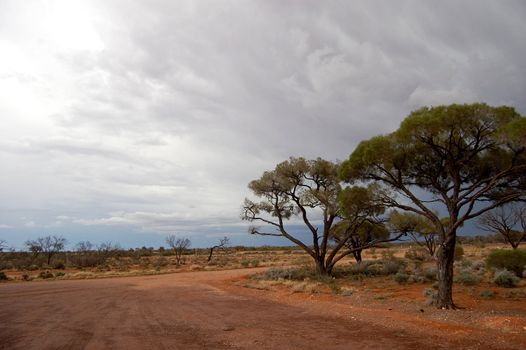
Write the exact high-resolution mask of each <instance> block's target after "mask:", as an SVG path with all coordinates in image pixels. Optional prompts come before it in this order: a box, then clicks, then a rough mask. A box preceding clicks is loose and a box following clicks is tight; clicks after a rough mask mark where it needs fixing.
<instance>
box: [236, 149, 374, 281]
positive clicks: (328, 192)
mask: <svg viewBox="0 0 526 350" xmlns="http://www.w3.org/2000/svg"><path fill="white" fill-rule="evenodd" d="M338 169H339V164H335V163H332V162H330V161H327V160H324V159H321V158H318V159H315V160H305V159H304V158H290V159H289V160H288V161H285V162H282V163H280V164H278V165H277V166H276V168H275V169H274V170H272V171H266V172H264V173H263V175H262V176H261V178H259V179H257V180H254V181H252V182H250V184H249V185H248V187H249V188H250V189H251V190H252V192H253V193H254V194H255V195H256V196H257V197H260V198H262V200H261V201H260V202H253V201H251V200H249V199H245V203H244V205H243V211H242V214H241V217H242V219H243V220H247V221H250V222H255V221H257V222H261V223H263V224H265V225H266V226H267V229H268V228H269V227H271V228H274V230H275V231H273V232H269V231H268V230H267V229H261V228H259V227H255V226H253V227H250V229H249V232H250V233H251V234H257V235H263V236H275V237H284V238H286V239H288V240H289V241H291V242H293V243H294V244H296V245H298V246H299V247H300V248H302V249H303V250H304V251H305V252H306V253H307V254H309V255H310V256H311V257H312V259H313V260H314V262H315V264H316V269H317V272H318V273H319V274H321V275H331V274H332V270H333V268H334V266H335V264H336V263H337V262H338V261H340V260H341V259H342V258H344V257H345V256H347V255H349V254H352V253H353V251H358V250H360V249H364V248H366V247H370V246H372V245H374V244H376V243H378V242H374V241H371V242H369V243H367V242H365V243H364V244H363V245H362V246H359V247H354V248H353V247H352V244H349V242H350V240H351V238H352V237H355V235H356V232H355V229H357V228H358V227H359V225H357V222H359V221H360V222H363V220H364V219H365V218H366V217H367V215H368V214H367V213H368V210H369V209H368V208H363V209H359V210H358V209H357V207H358V206H359V205H360V204H358V203H355V204H353V205H356V206H357V207H356V208H354V209H353V208H351V207H352V206H351V204H350V202H351V201H352V200H350V198H354V197H356V198H360V196H361V197H363V198H362V200H363V203H367V202H368V200H367V199H366V198H365V197H367V196H365V195H364V192H366V193H367V192H368V191H370V189H365V190H363V191H362V190H358V189H348V190H347V191H348V192H347V193H348V194H349V196H348V198H349V201H347V202H346V198H345V196H346V195H345V194H344V195H343V199H342V198H340V192H341V191H342V188H341V186H340V181H339V180H338ZM351 194H352V195H351ZM369 194H370V193H369ZM369 199H370V198H369ZM342 203H343V205H344V206H346V205H349V208H348V210H346V209H343V208H342ZM346 211H348V213H347V214H350V213H351V212H353V213H354V212H355V211H356V213H355V214H356V215H355V214H353V215H355V216H356V217H354V216H353V217H352V218H351V216H352V215H349V216H346ZM296 217H299V219H300V221H299V222H301V223H303V224H304V225H305V226H306V228H307V230H308V233H309V234H310V237H311V238H310V239H309V241H310V242H308V241H304V240H301V239H299V238H297V237H296V236H295V235H293V234H292V233H291V231H290V229H289V227H288V226H287V225H286V221H288V220H291V219H293V218H296ZM355 219H356V222H354V221H353V220H355ZM340 220H348V222H347V223H348V225H347V228H349V229H347V228H345V227H344V226H345V225H344V224H341V230H336V231H338V232H340V233H341V235H340V236H339V237H338V238H337V237H336V236H335V234H334V233H335V230H334V229H333V226H334V225H335V224H336V223H338V222H339V221H340ZM333 241H336V245H334V246H331V245H330V243H331V242H333Z"/></svg>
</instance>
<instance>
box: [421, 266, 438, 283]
mask: <svg viewBox="0 0 526 350" xmlns="http://www.w3.org/2000/svg"><path fill="white" fill-rule="evenodd" d="M423 275H424V277H425V279H426V280H428V281H436V280H437V269H436V268H435V267H430V268H427V269H425V270H424V272H423Z"/></svg>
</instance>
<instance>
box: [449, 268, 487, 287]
mask: <svg viewBox="0 0 526 350" xmlns="http://www.w3.org/2000/svg"><path fill="white" fill-rule="evenodd" d="M455 280H456V282H458V283H460V284H462V285H465V286H474V285H476V284H478V283H479V282H480V280H481V278H480V276H477V275H476V274H474V273H473V271H472V270H471V269H464V270H460V272H459V274H458V275H457V276H456V278H455Z"/></svg>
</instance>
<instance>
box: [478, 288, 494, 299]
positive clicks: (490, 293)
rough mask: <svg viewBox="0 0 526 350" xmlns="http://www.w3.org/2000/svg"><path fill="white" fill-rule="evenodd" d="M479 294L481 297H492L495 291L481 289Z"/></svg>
mask: <svg viewBox="0 0 526 350" xmlns="http://www.w3.org/2000/svg"><path fill="white" fill-rule="evenodd" d="M479 296H480V297H481V298H482V299H493V298H495V292H494V291H492V290H487V289H486V290H483V291H481V292H480V293H479Z"/></svg>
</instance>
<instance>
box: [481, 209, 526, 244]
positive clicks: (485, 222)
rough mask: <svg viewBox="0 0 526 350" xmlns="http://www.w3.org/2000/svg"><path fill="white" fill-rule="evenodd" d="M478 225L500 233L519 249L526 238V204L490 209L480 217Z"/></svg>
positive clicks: (485, 229) (486, 229) (507, 241)
mask: <svg viewBox="0 0 526 350" xmlns="http://www.w3.org/2000/svg"><path fill="white" fill-rule="evenodd" d="M478 227H480V228H481V229H483V230H484V231H490V232H496V233H498V234H500V235H501V236H502V237H503V238H504V240H505V241H506V243H508V244H509V245H511V247H512V248H513V249H517V248H518V247H519V244H521V242H523V241H525V240H526V206H524V205H520V206H519V205H517V204H510V205H507V206H504V207H499V208H496V209H494V210H492V211H488V212H486V213H484V214H483V215H482V216H481V217H480V218H479V220H478Z"/></svg>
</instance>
